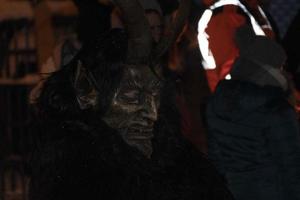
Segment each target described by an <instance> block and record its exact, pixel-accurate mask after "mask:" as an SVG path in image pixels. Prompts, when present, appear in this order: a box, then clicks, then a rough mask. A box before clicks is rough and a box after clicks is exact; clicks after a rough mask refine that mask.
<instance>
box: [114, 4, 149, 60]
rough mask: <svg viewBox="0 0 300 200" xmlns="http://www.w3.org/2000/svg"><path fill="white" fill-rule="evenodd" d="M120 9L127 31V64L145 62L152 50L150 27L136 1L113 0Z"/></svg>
mask: <svg viewBox="0 0 300 200" xmlns="http://www.w3.org/2000/svg"><path fill="white" fill-rule="evenodd" d="M114 2H115V4H116V5H117V6H118V7H119V8H120V9H121V11H122V14H123V16H124V19H125V23H126V26H127V31H128V52H127V62H128V63H139V62H147V61H148V60H149V57H150V53H151V48H152V38H151V31H150V26H149V24H148V21H147V18H146V16H145V13H144V9H143V7H142V6H141V4H140V2H139V1H138V0H114Z"/></svg>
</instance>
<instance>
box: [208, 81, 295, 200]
mask: <svg viewBox="0 0 300 200" xmlns="http://www.w3.org/2000/svg"><path fill="white" fill-rule="evenodd" d="M207 123H208V126H209V132H208V154H209V157H210V158H211V159H212V160H213V161H214V163H215V165H216V166H217V168H218V170H219V171H220V172H221V173H222V174H223V175H224V177H225V179H226V180H227V182H228V185H229V188H230V190H231V192H232V193H233V195H234V196H235V198H236V199H237V200H253V199H255V200H267V199H268V200H269V199H272V200H299V199H300V135H299V129H298V122H297V117H296V113H295V112H294V110H293V108H292V107H291V106H290V105H289V104H288V102H287V101H286V99H285V94H284V92H283V91H282V90H281V89H280V88H277V87H267V86H266V87H259V86H257V85H254V84H252V83H248V82H242V81H236V80H224V81H221V82H220V84H219V85H218V87H217V90H216V92H215V94H214V95H213V97H212V99H211V100H210V102H209V104H208V107H207Z"/></svg>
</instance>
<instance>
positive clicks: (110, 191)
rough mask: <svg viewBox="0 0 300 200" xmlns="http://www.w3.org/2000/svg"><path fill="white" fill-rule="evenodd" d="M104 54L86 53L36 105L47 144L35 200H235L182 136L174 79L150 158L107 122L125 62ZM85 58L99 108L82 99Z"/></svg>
mask: <svg viewBox="0 0 300 200" xmlns="http://www.w3.org/2000/svg"><path fill="white" fill-rule="evenodd" d="M107 44H109V42H108V43H107ZM108 46H109V45H108ZM101 48H102V47H101ZM92 49H93V48H92ZM96 50H97V49H96ZM97 51H98V50H97ZM103 52H104V51H102V53H101V55H100V54H97V53H96V54H95V51H94V50H93V51H92V52H91V51H86V52H84V51H82V52H80V53H79V55H77V57H76V58H75V59H74V60H73V61H72V62H71V63H70V64H69V65H68V66H65V67H64V68H63V69H62V70H61V71H58V72H56V73H54V74H53V75H52V76H51V77H50V78H49V79H48V80H46V82H45V85H44V89H43V92H42V94H41V96H40V98H39V99H38V101H37V107H38V110H39V114H40V119H41V124H42V127H43V132H42V134H43V139H42V140H41V143H40V145H39V148H38V149H37V151H36V153H35V154H34V156H33V159H32V180H31V187H30V200H68V199H70V200H71V199H72V200H74V199H81V200H82V199H109V200H122V199H124V200H148V199H149V200H152V199H153V200H193V199H195V200H196V199H202V200H206V199H209V200H224V199H231V195H230V194H229V192H228V191H227V189H226V187H225V185H224V183H223V181H222V179H221V178H220V177H219V176H218V174H217V172H216V171H215V169H214V167H213V166H212V165H211V164H210V162H209V161H208V160H207V159H206V158H204V156H202V155H200V154H199V153H198V151H196V149H194V148H193V147H192V145H191V144H189V143H188V142H187V141H186V140H185V139H184V138H183V137H182V136H181V134H180V127H179V126H180V120H179V119H180V116H179V114H178V112H177V109H176V106H175V86H174V84H173V83H174V81H173V80H172V79H168V78H167V79H166V81H165V84H164V88H163V90H162V92H161V94H162V101H161V107H160V110H159V120H158V121H157V123H156V125H155V132H154V136H155V137H154V139H153V149H154V153H153V156H152V159H151V160H149V159H147V158H145V157H144V156H143V155H142V153H140V152H139V151H138V150H137V149H135V148H132V147H130V146H129V145H127V143H125V142H124V141H123V139H122V138H121V136H120V135H119V134H118V133H117V132H116V131H115V130H114V129H112V128H110V127H108V126H107V125H106V124H105V123H104V122H103V121H102V120H101V116H102V114H103V113H104V112H105V110H106V109H107V108H108V104H109V103H110V99H111V95H112V94H113V92H114V89H115V87H116V85H118V83H119V80H120V77H121V75H122V65H121V63H122V59H120V58H122V56H120V57H119V59H115V60H117V61H118V60H119V61H120V62H115V61H114V62H112V60H110V59H108V58H105V56H104V59H103V57H102V56H103ZM105 52H106V53H107V55H109V56H112V55H117V54H109V53H108V51H105ZM117 57H118V56H117ZM78 59H81V60H82V61H83V64H86V65H87V66H88V67H89V68H90V69H91V70H92V71H93V72H95V74H97V73H98V75H97V78H98V85H99V88H101V89H102V90H101V91H100V92H101V93H100V94H99V95H100V97H101V98H100V99H101V101H102V102H100V103H99V107H100V109H96V110H94V109H87V110H81V109H80V107H79V104H78V102H77V101H76V90H75V88H74V87H73V85H72V76H73V74H74V68H75V67H76V65H77V61H78ZM101 63H102V64H101ZM97 66H98V67H100V69H96V68H97Z"/></svg>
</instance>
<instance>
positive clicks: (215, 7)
mask: <svg viewBox="0 0 300 200" xmlns="http://www.w3.org/2000/svg"><path fill="white" fill-rule="evenodd" d="M204 3H205V4H206V5H207V6H208V9H206V10H205V11H204V13H203V15H202V17H201V19H200V20H199V23H198V41H199V48H200V52H201V55H202V57H203V61H202V65H203V67H204V69H205V72H206V75H207V79H208V84H209V87H210V90H211V91H214V90H215V88H216V85H217V84H218V82H219V81H220V80H222V79H224V78H225V77H226V76H227V75H229V71H230V69H231V67H232V64H233V62H234V60H235V59H236V57H237V56H238V53H239V50H238V48H237V46H236V44H235V42H234V34H235V31H236V29H237V28H238V27H240V26H242V25H244V24H249V25H251V26H252V28H253V30H254V31H255V33H256V35H266V36H269V37H271V38H273V37H274V34H273V31H272V27H271V25H270V23H269V20H268V19H267V17H266V15H265V13H264V12H263V10H262V9H261V7H260V6H259V2H258V1H256V0H232V1H228V0H218V1H214V0H205V1H204Z"/></svg>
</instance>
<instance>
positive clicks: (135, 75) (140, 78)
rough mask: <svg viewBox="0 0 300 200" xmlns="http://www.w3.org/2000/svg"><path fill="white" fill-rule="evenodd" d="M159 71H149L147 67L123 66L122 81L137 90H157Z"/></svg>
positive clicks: (158, 86) (159, 81) (159, 83)
mask: <svg viewBox="0 0 300 200" xmlns="http://www.w3.org/2000/svg"><path fill="white" fill-rule="evenodd" d="M158 76H161V70H155V71H154V70H151V69H150V68H149V67H148V66H147V65H125V70H124V76H123V80H124V81H127V82H129V83H130V84H134V85H135V86H137V87H139V88H147V89H159V88H160V86H161V84H162V83H161V80H160V79H159V77H158Z"/></svg>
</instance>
